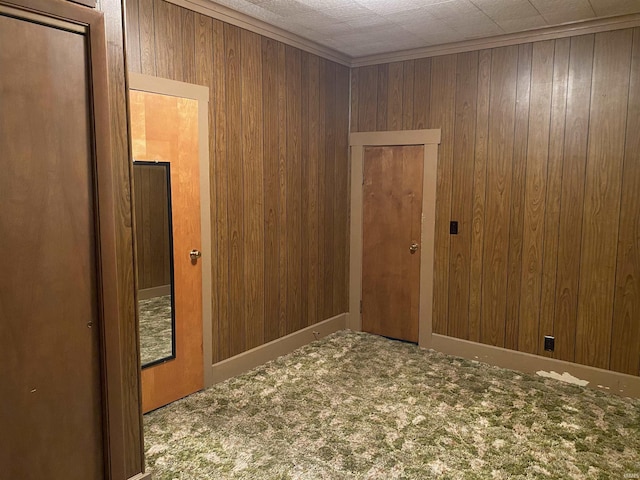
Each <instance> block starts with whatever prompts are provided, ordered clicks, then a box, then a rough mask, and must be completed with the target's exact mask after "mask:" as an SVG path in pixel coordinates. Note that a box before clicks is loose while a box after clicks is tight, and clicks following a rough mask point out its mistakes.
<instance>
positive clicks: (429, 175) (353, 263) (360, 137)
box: [347, 129, 441, 348]
mask: <svg viewBox="0 0 640 480" xmlns="http://www.w3.org/2000/svg"><path fill="white" fill-rule="evenodd" d="M440 137H441V132H440V129H431V130H401V131H395V132H357V133H351V134H350V135H349V150H350V153H351V155H350V156H351V207H350V213H351V215H350V230H349V232H350V245H349V251H350V254H349V258H350V260H349V317H348V320H347V326H348V328H350V329H351V330H354V331H358V332H359V331H362V314H361V308H360V306H361V303H360V302H361V300H362V221H363V192H362V188H363V182H364V147H369V146H404V145H423V146H424V163H423V179H422V221H421V224H422V227H421V232H420V248H421V250H422V253H421V256H420V307H419V314H418V345H419V346H420V347H423V348H430V347H431V335H432V324H433V318H432V317H433V260H434V238H435V225H436V178H437V171H438V145H439V144H440Z"/></svg>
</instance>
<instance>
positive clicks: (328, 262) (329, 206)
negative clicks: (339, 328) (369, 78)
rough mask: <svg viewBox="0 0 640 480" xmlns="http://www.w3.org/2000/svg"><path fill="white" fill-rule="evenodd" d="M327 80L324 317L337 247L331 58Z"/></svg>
mask: <svg viewBox="0 0 640 480" xmlns="http://www.w3.org/2000/svg"><path fill="white" fill-rule="evenodd" d="M324 64H325V69H324V75H325V76H324V84H325V85H326V86H327V88H326V90H325V125H324V128H325V144H324V145H325V155H324V171H323V174H324V176H321V177H320V181H321V182H322V183H323V184H324V197H323V204H324V210H323V213H324V221H323V222H322V224H323V225H324V237H323V244H322V245H321V248H322V249H323V256H322V260H323V268H322V273H321V276H320V278H321V279H322V280H321V281H322V283H323V285H324V286H325V288H324V289H323V292H324V296H323V298H322V299H321V300H320V305H322V306H323V309H322V310H321V312H322V313H321V315H320V317H321V318H330V317H332V316H333V285H332V284H331V282H332V280H333V278H334V273H335V272H334V261H333V259H334V256H335V254H336V252H335V251H334V248H333V247H334V245H333V233H334V231H335V227H336V226H335V224H334V216H335V211H336V185H335V163H336V157H335V142H336V124H335V122H333V121H331V120H330V119H333V118H335V116H336V84H335V79H336V64H335V63H332V62H324Z"/></svg>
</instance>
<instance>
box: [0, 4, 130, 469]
mask: <svg viewBox="0 0 640 480" xmlns="http://www.w3.org/2000/svg"><path fill="white" fill-rule="evenodd" d="M0 45H1V46H2V47H1V48H0V164H1V166H2V171H1V173H0V265H1V274H0V369H1V371H2V373H1V376H0V378H1V382H0V398H1V400H0V401H1V402H2V407H1V408H0V472H2V473H0V477H2V478H7V479H21V480H30V479H34V480H35V479H43V478H47V479H96V480H99V479H103V478H116V477H117V478H123V477H124V471H123V470H124V469H123V463H122V462H123V442H124V440H123V430H122V428H123V425H122V424H119V423H118V422H119V421H121V419H122V403H121V399H122V396H121V390H120V389H121V384H120V377H119V375H120V371H119V365H120V363H119V362H120V358H121V352H120V350H119V348H120V347H119V345H120V344H119V339H118V338H119V337H118V315H117V312H118V311H119V308H118V299H117V295H116V294H115V288H116V286H117V280H116V272H115V265H116V251H115V249H116V246H115V240H114V238H115V231H114V222H113V216H114V213H115V211H114V198H113V193H112V190H111V186H112V175H113V174H112V165H111V157H110V152H109V140H110V139H109V115H108V98H107V88H106V45H105V39H104V22H103V17H102V14H99V13H97V12H95V11H93V10H91V9H89V8H86V7H81V6H78V5H72V4H69V3H68V2H61V1H56V0H47V1H40V0H12V2H11V4H9V3H7V2H3V1H2V0H0Z"/></svg>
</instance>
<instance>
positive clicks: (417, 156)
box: [362, 145, 424, 343]
mask: <svg viewBox="0 0 640 480" xmlns="http://www.w3.org/2000/svg"><path fill="white" fill-rule="evenodd" d="M423 159H424V147H423V146H422V145H411V146H389V147H365V148H364V186H363V255H362V257H363V258H362V330H363V331H365V332H370V333H374V334H377V335H383V336H385V337H390V338H397V339H400V340H407V341H410V342H416V343H417V342H418V311H419V305H420V232H421V217H422V173H423V170H422V169H423Z"/></svg>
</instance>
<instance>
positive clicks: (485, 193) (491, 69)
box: [431, 49, 493, 338]
mask: <svg viewBox="0 0 640 480" xmlns="http://www.w3.org/2000/svg"><path fill="white" fill-rule="evenodd" d="M490 55H491V62H490V64H489V85H488V88H487V92H488V95H489V98H488V99H487V103H488V105H487V125H486V130H487V133H486V142H487V145H486V155H485V165H484V200H483V202H482V203H483V205H484V206H485V207H486V205H487V163H488V157H489V125H490V124H491V83H492V81H493V75H491V72H492V71H493V49H491V50H490ZM479 59H480V55H478V65H479V62H480V60H479ZM478 72H479V68H478ZM431 82H432V83H433V68H432V69H431ZM476 129H477V126H476ZM474 190H475V186H474ZM485 218H486V209H483V212H482V242H481V246H480V255H482V256H483V252H484V237H485V227H484V223H485ZM480 282H481V286H480V295H479V297H480V304H479V305H478V308H479V310H480V313H479V316H478V338H482V303H483V298H484V295H483V294H484V287H485V282H484V261H481V262H480ZM469 283H471V278H469ZM469 310H471V302H469ZM469 318H470V316H469Z"/></svg>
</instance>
